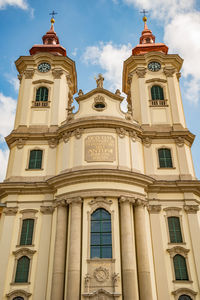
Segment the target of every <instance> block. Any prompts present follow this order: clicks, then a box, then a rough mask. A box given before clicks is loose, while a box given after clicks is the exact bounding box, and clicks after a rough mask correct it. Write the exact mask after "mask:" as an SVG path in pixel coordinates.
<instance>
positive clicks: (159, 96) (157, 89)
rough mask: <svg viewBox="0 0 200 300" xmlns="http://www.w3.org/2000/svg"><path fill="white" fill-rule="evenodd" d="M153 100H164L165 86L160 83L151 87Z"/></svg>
mask: <svg viewBox="0 0 200 300" xmlns="http://www.w3.org/2000/svg"><path fill="white" fill-rule="evenodd" d="M151 98H152V100H164V93H163V88H161V86H159V85H153V86H152V88H151Z"/></svg>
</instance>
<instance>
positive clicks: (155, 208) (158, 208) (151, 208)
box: [148, 205, 161, 214]
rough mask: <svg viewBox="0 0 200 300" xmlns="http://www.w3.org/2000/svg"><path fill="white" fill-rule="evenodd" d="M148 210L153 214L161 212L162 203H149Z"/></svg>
mask: <svg viewBox="0 0 200 300" xmlns="http://www.w3.org/2000/svg"><path fill="white" fill-rule="evenodd" d="M148 211H149V212H150V213H153V214H156V213H159V212H160V211H161V205H149V206H148Z"/></svg>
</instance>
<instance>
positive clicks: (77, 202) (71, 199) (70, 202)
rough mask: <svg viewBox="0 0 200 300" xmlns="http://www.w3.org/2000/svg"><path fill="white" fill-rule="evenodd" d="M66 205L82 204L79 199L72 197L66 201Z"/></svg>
mask: <svg viewBox="0 0 200 300" xmlns="http://www.w3.org/2000/svg"><path fill="white" fill-rule="evenodd" d="M66 202H67V204H81V203H82V202H83V200H82V198H81V197H73V198H67V199H66Z"/></svg>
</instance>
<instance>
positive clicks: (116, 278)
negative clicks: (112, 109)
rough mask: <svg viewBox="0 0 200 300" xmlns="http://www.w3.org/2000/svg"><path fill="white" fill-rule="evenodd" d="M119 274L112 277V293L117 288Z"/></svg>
mask: <svg viewBox="0 0 200 300" xmlns="http://www.w3.org/2000/svg"><path fill="white" fill-rule="evenodd" d="M119 278H120V277H119V273H113V275H112V281H113V292H114V293H115V288H116V286H117V282H118V280H119Z"/></svg>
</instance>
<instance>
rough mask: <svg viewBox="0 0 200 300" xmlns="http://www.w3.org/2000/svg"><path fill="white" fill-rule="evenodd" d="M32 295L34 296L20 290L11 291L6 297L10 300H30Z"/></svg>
mask: <svg viewBox="0 0 200 300" xmlns="http://www.w3.org/2000/svg"><path fill="white" fill-rule="evenodd" d="M31 295H32V294H31V293H28V292H27V291H24V290H22V289H19V290H14V291H11V292H10V293H8V294H7V295H6V297H7V298H8V300H13V299H14V298H15V297H23V298H24V300H28V299H29V297H30V296H31Z"/></svg>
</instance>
